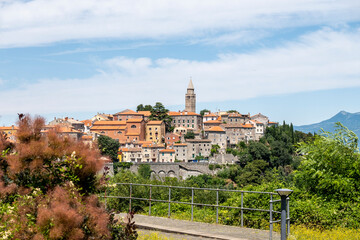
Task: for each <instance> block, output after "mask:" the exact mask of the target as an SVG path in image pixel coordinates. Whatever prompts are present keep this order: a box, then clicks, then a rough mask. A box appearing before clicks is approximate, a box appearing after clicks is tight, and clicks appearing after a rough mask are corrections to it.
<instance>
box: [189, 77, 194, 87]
mask: <svg viewBox="0 0 360 240" xmlns="http://www.w3.org/2000/svg"><path fill="white" fill-rule="evenodd" d="M188 89H194V85H193V83H192V80H191V78H190V82H189V86H188Z"/></svg>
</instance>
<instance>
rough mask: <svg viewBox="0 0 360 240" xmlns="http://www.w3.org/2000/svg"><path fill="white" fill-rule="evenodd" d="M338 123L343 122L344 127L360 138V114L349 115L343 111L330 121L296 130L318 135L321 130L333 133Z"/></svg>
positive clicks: (298, 127)
mask: <svg viewBox="0 0 360 240" xmlns="http://www.w3.org/2000/svg"><path fill="white" fill-rule="evenodd" d="M336 122H341V123H342V124H343V125H344V126H346V127H347V128H349V129H350V130H351V131H353V132H355V133H356V135H358V136H359V137H360V112H358V113H349V112H345V111H341V112H339V113H338V114H336V115H335V116H333V117H332V118H330V119H328V120H325V121H322V122H319V123H314V124H310V125H303V126H294V129H295V130H298V131H302V132H305V133H308V132H311V133H314V132H315V133H318V132H319V130H320V129H321V128H322V129H324V130H325V131H329V132H333V131H334V126H335V123H336Z"/></svg>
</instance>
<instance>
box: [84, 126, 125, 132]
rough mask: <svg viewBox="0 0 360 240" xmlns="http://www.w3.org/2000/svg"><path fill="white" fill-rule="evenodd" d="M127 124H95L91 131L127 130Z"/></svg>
mask: <svg viewBox="0 0 360 240" xmlns="http://www.w3.org/2000/svg"><path fill="white" fill-rule="evenodd" d="M125 129H126V127H125V126H93V127H92V128H91V129H90V131H100V130H125Z"/></svg>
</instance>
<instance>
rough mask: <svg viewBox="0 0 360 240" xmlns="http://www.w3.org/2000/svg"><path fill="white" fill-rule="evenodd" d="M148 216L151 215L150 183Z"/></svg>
mask: <svg viewBox="0 0 360 240" xmlns="http://www.w3.org/2000/svg"><path fill="white" fill-rule="evenodd" d="M149 216H151V185H150V194H149Z"/></svg>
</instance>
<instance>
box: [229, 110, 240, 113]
mask: <svg viewBox="0 0 360 240" xmlns="http://www.w3.org/2000/svg"><path fill="white" fill-rule="evenodd" d="M227 113H239V112H238V111H237V110H229V111H227Z"/></svg>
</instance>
